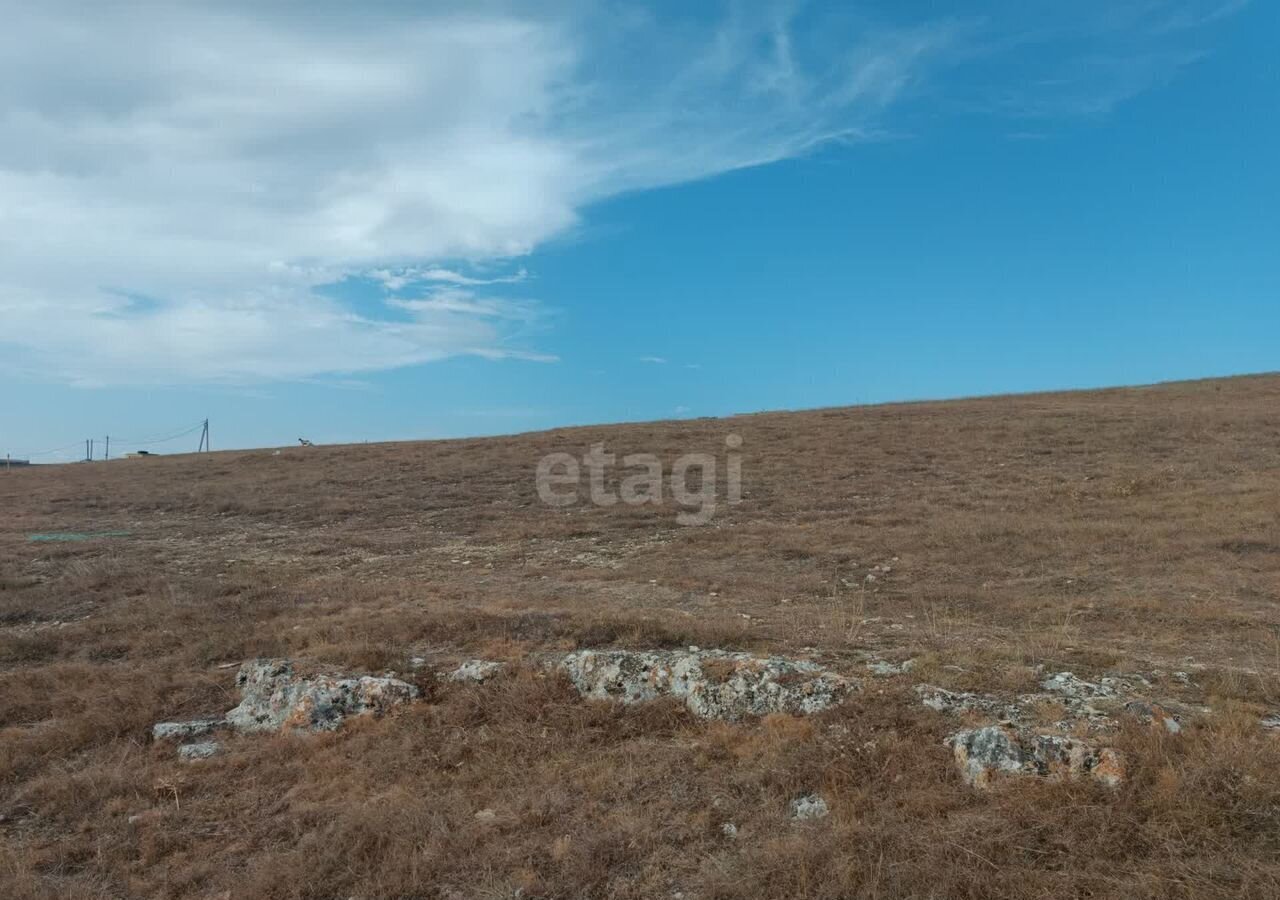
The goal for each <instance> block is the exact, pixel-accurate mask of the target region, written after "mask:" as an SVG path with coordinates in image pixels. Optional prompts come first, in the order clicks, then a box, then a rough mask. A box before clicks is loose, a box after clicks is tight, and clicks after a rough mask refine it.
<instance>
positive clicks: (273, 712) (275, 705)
mask: <svg viewBox="0 0 1280 900" xmlns="http://www.w3.org/2000/svg"><path fill="white" fill-rule="evenodd" d="M236 685H237V686H238V687H239V688H240V692H241V693H240V696H241V700H240V705H239V706H237V707H236V708H235V709H233V710H231V711H230V712H228V713H227V715H226V724H227V725H228V726H229V727H231V728H234V729H237V730H239V731H333V730H334V729H336V728H337V727H338V726H340V725H341V724H342V722H343V720H344V719H346V718H348V717H349V716H361V715H370V714H372V715H381V714H382V713H385V712H386V711H387V710H389V709H390V708H391V707H393V706H397V705H399V704H401V703H405V702H407V701H409V700H413V699H416V698H417V696H418V689H417V688H416V687H414V686H413V685H411V684H408V683H407V682H404V681H400V680H398V679H395V678H386V677H374V676H371V675H362V676H359V677H341V676H336V675H313V676H310V677H298V676H296V675H294V673H293V665H292V663H290V662H289V661H288V660H286V659H258V660H253V661H252V662H247V663H245V664H244V665H243V666H241V667H240V672H239V674H238V675H236Z"/></svg>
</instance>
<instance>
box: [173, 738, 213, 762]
mask: <svg viewBox="0 0 1280 900" xmlns="http://www.w3.org/2000/svg"><path fill="white" fill-rule="evenodd" d="M221 749H222V744H220V743H218V742H217V741H201V742H200V743H198V744H184V745H183V746H181V747H179V748H178V758H179V759H181V760H184V761H186V762H192V761H194V760H197V759H208V758H209V757H211V756H213V755H215V754H216V753H217V752H218V751H219V750H221Z"/></svg>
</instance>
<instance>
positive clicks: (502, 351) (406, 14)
mask: <svg viewBox="0 0 1280 900" xmlns="http://www.w3.org/2000/svg"><path fill="white" fill-rule="evenodd" d="M1239 5H1240V4H1239V3H1227V2H1222V0H1220V2H1217V3H1208V2H1193V0H1181V2H1175V0H1166V2H1160V0H1141V2H1139V0H1132V2H1123V0H1119V2H1110V3H1105V4H1104V3H1097V4H1089V3H1085V4H1079V5H1074V6H1073V7H1072V14H1071V15H1070V16H1068V15H1066V14H1065V13H1063V12H1061V9H1060V8H1059V7H1056V6H1054V5H1051V4H1042V3H1039V2H1033V3H1019V4H1012V3H1007V4H1006V3H997V4H995V5H994V6H993V7H992V10H993V11H992V12H990V13H988V14H986V15H983V16H980V17H979V16H975V17H973V18H970V19H967V20H959V19H954V18H941V19H929V18H915V19H912V18H908V17H907V16H906V14H905V12H904V11H903V9H902V8H901V7H900V6H898V5H896V4H884V5H883V6H881V7H880V8H879V9H875V8H871V7H867V6H858V7H850V6H849V5H847V4H818V3H812V4H804V3H781V2H778V3H773V2H768V3H764V2H762V3H758V4H735V3H728V4H726V5H724V6H721V7H717V8H715V9H714V10H713V11H712V10H709V9H708V8H707V7H703V6H702V5H698V8H697V10H696V11H695V10H693V9H692V7H691V8H690V9H682V8H675V9H673V10H672V11H671V14H670V15H669V16H665V17H661V18H659V17H658V16H657V15H656V14H655V13H653V12H651V11H649V10H648V9H647V8H644V7H634V6H631V5H623V4H617V5H614V4H607V5H604V6H583V5H579V4H574V3H564V4H546V3H539V4H534V3H485V4H479V5H473V4H462V3H457V4H454V3H447V2H446V3H438V4H431V5H430V6H428V7H414V6H408V5H403V4H391V3H387V4H369V5H360V6H359V7H357V6H354V5H349V4H339V3H329V2H321V3H318V4H308V5H306V6H303V5H294V4H273V5H266V4H256V3H248V2H228V3H222V4H217V5H212V6H201V5H195V4H182V3H159V2H146V0H143V2H138V3H131V4H95V5H92V6H85V5H80V4H63V3H57V2H53V3H46V4H30V3H18V2H4V0H0V14H2V15H3V16H4V21H5V23H6V27H5V29H4V30H3V32H0V367H2V368H3V369H4V370H6V371H8V372H10V373H13V372H17V373H20V374H23V375H25V376H28V377H33V378H44V379H50V380H57V381H65V382H71V383H77V384H140V383H141V384H147V383H172V382H202V383H214V382H252V381H262V380H275V379H304V378H309V377H313V376H317V375H323V374H327V373H338V374H341V373H360V372H371V371H376V370H379V369H386V368H393V367H397V366H408V365H417V364H421V363H425V362H430V361H433V360H438V359H442V358H445V357H448V356H453V355H458V354H474V355H479V356H482V357H487V358H521V359H536V360H546V359H550V358H552V356H551V354H547V353H545V352H543V351H542V350H541V349H540V348H538V347H537V346H535V345H533V344H532V343H530V337H529V336H530V334H531V332H530V330H529V329H528V328H527V327H524V326H525V325H526V324H527V321H528V319H529V318H530V316H531V315H532V314H533V313H532V310H534V309H535V308H536V306H537V304H536V303H535V302H534V301H532V300H528V299H523V300H521V299H518V298H517V297H516V295H517V294H518V293H519V292H520V291H521V290H522V287H521V285H522V283H523V282H525V281H526V280H527V279H528V276H527V274H526V273H525V271H524V270H523V269H519V268H513V266H512V265H511V264H510V261H511V260H513V259H515V258H518V257H522V256H524V255H526V254H528V253H530V252H531V251H533V250H534V249H536V248H537V247H539V246H540V245H542V244H544V243H545V242H547V241H549V240H551V239H553V238H555V237H556V236H558V235H562V234H564V233H566V232H567V231H570V230H572V229H573V228H574V227H575V226H576V225H577V224H578V222H579V220H580V217H581V216H582V214H583V210H584V209H586V208H587V207H589V206H590V204H592V203H594V202H596V201H599V200H601V199H604V198H607V197H610V196H614V195H617V194H619V193H623V192H626V191H635V190H644V189H647V188H652V187H656V186H660V185H670V184H676V183H680V182H684V181H689V180H694V179H698V178H703V177H707V176H710V175H714V174H717V173H720V172H725V171H729V170H733V169H738V168H743V167H747V166H754V165H761V164H766V163H769V162H772V161H775V160H780V159H785V158H789V157H794V156H797V155H801V154H804V153H806V152H809V151H810V150H811V149H813V148H815V147H818V146H822V145H824V144H827V143H830V142H834V141H857V140H866V139H873V138H875V137H877V136H878V135H880V134H882V133H883V132H884V130H885V128H886V127H888V126H889V125H891V124H892V119H893V114H894V112H895V110H897V109H899V108H901V107H903V106H904V105H908V104H911V103H916V102H923V100H924V99H929V101H930V102H935V103H936V102H938V98H939V97H941V96H946V94H947V89H948V88H947V86H946V85H943V84H940V78H941V75H942V73H952V74H954V73H957V72H962V71H963V70H964V67H965V66H972V65H974V63H975V61H980V62H982V63H983V65H987V64H988V63H990V61H991V60H993V59H995V60H999V59H1002V58H1004V57H1005V56H1010V57H1012V58H1013V59H1014V60H1015V61H1016V63H1017V68H1016V74H1012V73H1014V72H1015V69H1014V68H1013V64H1012V63H1011V64H1010V67H1009V68H1002V67H1001V66H999V65H995V66H989V65H988V66H987V68H986V69H984V70H983V71H982V72H980V73H979V74H978V75H976V76H975V75H972V74H969V75H965V76H964V77H963V78H958V79H957V84H963V85H966V86H967V89H968V90H970V91H972V92H974V94H975V96H979V97H980V98H981V101H982V103H980V104H979V103H976V102H975V104H974V105H975V106H983V107H984V108H985V109H986V110H987V111H988V112H994V113H996V114H1001V115H1011V116H1046V115H1059V114H1081V113H1086V114H1087V113H1089V112H1091V111H1097V110H1105V109H1109V108H1111V107H1113V106H1114V105H1115V104H1116V103H1118V102H1121V101H1122V100H1123V99H1124V98H1126V97H1128V96H1132V95H1133V94H1134V93H1136V92H1140V91H1142V90H1146V89H1149V88H1150V87H1152V86H1154V85H1157V84H1159V83H1160V82H1161V80H1162V79H1165V78H1167V77H1169V76H1170V75H1171V74H1172V73H1173V72H1175V71H1177V69H1178V68H1179V67H1181V66H1183V65H1185V64H1186V63H1187V61H1188V60H1189V59H1191V58H1194V57H1193V54H1195V53H1198V52H1202V51H1203V48H1202V47H1198V46H1195V44H1194V42H1191V41H1189V40H1188V38H1187V35H1188V34H1189V33H1192V32H1194V31H1195V29H1197V28H1200V27H1203V26H1204V25H1206V24H1208V23H1211V22H1213V21H1216V20H1219V19H1221V18H1222V17H1224V16H1227V15H1229V14H1231V12H1233V11H1234V9H1235V8H1236V7H1238V6H1239ZM1055 10H1056V11H1055ZM1055 17H1056V20H1055ZM1028 46H1033V47H1034V48H1035V49H1036V52H1037V56H1038V57H1039V58H1038V59H1036V60H1033V61H1032V64H1028V63H1026V61H1025V60H1021V59H1020V58H1019V52H1018V51H1019V48H1022V49H1024V50H1025V48H1026V47H1028ZM176 48H181V49H180V51H179V50H178V49H176ZM1023 55H1024V56H1025V53H1024V54H1023ZM1117 61H1118V62H1117ZM1037 79H1038V80H1039V82H1037ZM948 84H949V82H948ZM1011 85H1012V86H1011ZM1028 85H1030V86H1029V87H1028ZM926 89H927V90H926ZM352 276H358V277H363V278H369V279H372V280H374V281H375V282H377V283H379V284H380V285H381V289H382V290H383V292H384V295H385V296H384V302H383V303H382V305H381V309H380V310H379V308H378V307H377V306H376V305H374V306H373V307H365V306H362V307H360V308H359V309H357V308H355V307H353V306H352V305H350V304H348V303H344V302H343V301H340V300H337V299H334V297H333V296H332V295H331V294H330V293H326V292H323V291H321V292H318V291H317V290H316V289H317V288H320V287H323V286H326V285H332V284H335V283H337V282H340V281H342V280H343V279H346V278H349V277H352ZM479 289H483V291H481V290H479Z"/></svg>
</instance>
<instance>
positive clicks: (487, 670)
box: [442, 659, 503, 683]
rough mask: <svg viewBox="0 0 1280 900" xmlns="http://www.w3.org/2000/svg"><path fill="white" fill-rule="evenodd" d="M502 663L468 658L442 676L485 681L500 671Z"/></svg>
mask: <svg viewBox="0 0 1280 900" xmlns="http://www.w3.org/2000/svg"><path fill="white" fill-rule="evenodd" d="M502 668H503V665H502V663H500V662H494V661H493V660H487V659H469V660H467V661H466V662H464V663H463V664H462V665H460V666H458V668H456V669H454V670H453V671H452V672H449V673H448V674H446V675H444V676H442V677H443V678H445V679H446V680H448V681H473V682H476V683H480V682H482V681H487V680H488V679H490V678H492V677H493V676H494V675H496V674H498V673H499V672H500V671H502Z"/></svg>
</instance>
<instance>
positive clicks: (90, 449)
mask: <svg viewBox="0 0 1280 900" xmlns="http://www.w3.org/2000/svg"><path fill="white" fill-rule="evenodd" d="M197 431H199V432H200V447H199V449H198V450H197V451H196V452H197V453H199V452H205V453H207V452H209V449H210V448H209V420H208V419H201V420H200V421H199V422H197V423H195V424H194V425H190V426H185V427H183V428H181V429H180V430H178V431H174V432H169V433H162V434H161V435H160V436H152V437H146V438H139V439H137V440H134V439H132V438H122V437H118V436H117V437H116V438H115V442H116V446H117V447H118V446H120V444H121V442H123V443H125V444H130V445H133V446H139V447H149V446H154V445H156V444H165V443H168V442H169V441H176V440H178V439H179V438H183V437H187V436H189V435H192V434H195V433H196V432H197ZM76 447H83V448H84V453H85V455H84V457H83V458H84V459H85V460H86V461H89V460H92V459H93V458H94V451H95V449H96V447H97V439H96V438H85V440H84V441H83V442H81V441H76V442H74V443H70V444H63V445H62V446H61V447H50V448H48V449H47V450H35V451H31V452H29V453H26V452H21V451H14V450H11V451H10V453H11V455H15V456H22V457H25V458H26V459H36V458H38V457H43V456H52V455H54V454H58V453H65V452H66V451H68V450H72V449H74V448H76ZM104 447H105V451H104V456H103V458H104V459H109V458H110V456H111V438H110V437H107V438H106V440H105V442H104Z"/></svg>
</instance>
